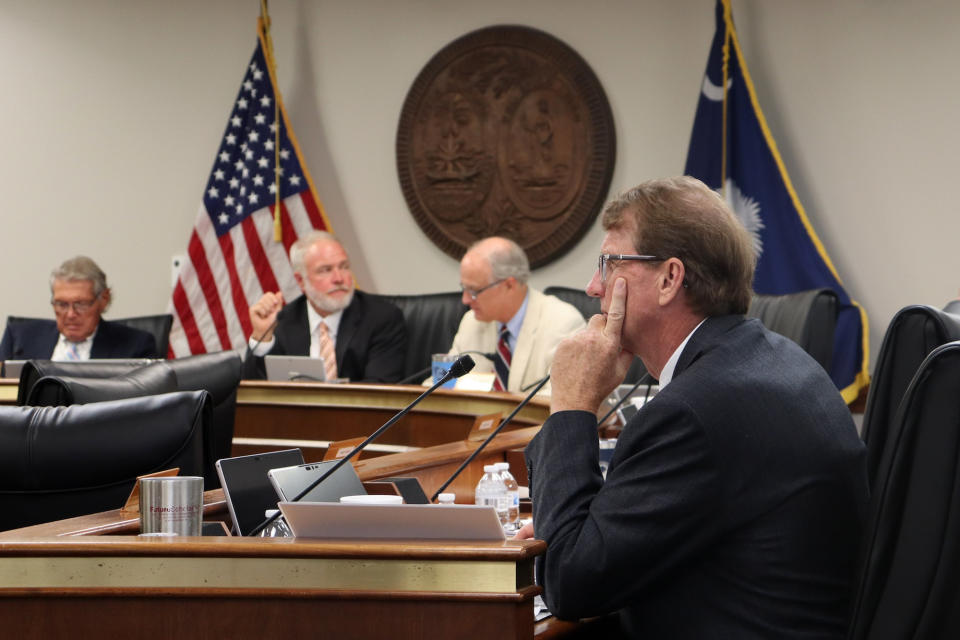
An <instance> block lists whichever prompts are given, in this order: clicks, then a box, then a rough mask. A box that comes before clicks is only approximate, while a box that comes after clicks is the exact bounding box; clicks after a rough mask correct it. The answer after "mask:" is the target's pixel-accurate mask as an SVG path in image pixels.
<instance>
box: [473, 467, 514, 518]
mask: <svg viewBox="0 0 960 640" xmlns="http://www.w3.org/2000/svg"><path fill="white" fill-rule="evenodd" d="M473 502H474V504H479V505H484V506H490V507H493V508H494V509H496V510H497V517H498V518H500V524H506V523H507V486H506V485H505V484H503V478H501V477H500V474H499V473H497V465H495V464H488V465H484V467H483V477H482V478H480V482H478V483H477V490H476V491H475V492H474V494H473Z"/></svg>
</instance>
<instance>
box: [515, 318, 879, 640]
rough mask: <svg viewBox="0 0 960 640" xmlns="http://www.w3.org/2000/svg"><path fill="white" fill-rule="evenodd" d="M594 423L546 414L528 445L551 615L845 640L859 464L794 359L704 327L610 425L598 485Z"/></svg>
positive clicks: (858, 448)
mask: <svg viewBox="0 0 960 640" xmlns="http://www.w3.org/2000/svg"><path fill="white" fill-rule="evenodd" d="M596 428H597V421H596V416H594V415H593V414H591V413H586V412H580V411H567V412H560V413H557V414H554V415H553V416H551V417H550V418H549V419H548V420H547V422H546V423H545V424H544V426H543V428H542V429H541V431H540V433H539V434H538V435H537V436H536V438H534V440H533V441H532V442H531V443H530V445H529V446H528V448H527V451H526V456H527V464H528V466H529V467H530V474H531V475H530V486H531V492H532V497H533V515H534V529H535V532H536V536H537V537H538V538H541V539H543V540H545V541H546V542H547V553H546V555H545V556H544V558H543V559H542V560H543V561H542V562H540V563H539V564H538V568H537V574H538V580H539V583H540V584H541V585H543V586H544V588H545V599H546V603H547V605H548V606H549V607H550V609H551V611H553V612H554V613H555V614H556V615H558V616H559V617H562V618H581V617H586V616H592V615H598V614H602V613H606V612H612V611H617V610H619V611H620V621H621V626H622V627H623V628H624V630H625V631H626V632H627V634H628V635H629V636H631V637H637V638H643V639H644V640H654V639H658V638H671V639H673V638H737V639H738V640H740V639H744V638H748V639H749V638H843V637H844V635H845V628H846V624H847V616H848V601H849V597H850V589H851V581H852V577H853V567H854V563H855V559H856V556H857V547H858V543H859V539H860V535H861V528H862V524H863V521H864V517H865V511H866V503H867V497H868V496H867V480H866V470H865V452H864V447H863V444H862V443H861V442H860V439H859V438H858V436H857V433H856V430H855V427H854V425H853V421H852V419H851V416H850V411H849V410H848V409H847V407H846V406H845V405H844V403H843V401H842V399H841V397H840V394H839V393H838V392H837V389H836V387H835V386H834V385H833V383H832V382H831V380H830V378H829V376H828V375H827V374H826V373H825V372H824V370H823V368H822V367H820V365H818V364H817V363H816V361H814V360H813V359H812V358H811V357H810V356H808V355H807V354H806V353H805V352H804V351H803V350H802V349H800V348H799V347H798V346H797V345H796V344H794V343H793V342H790V341H789V340H787V339H786V338H783V337H782V336H779V335H778V334H775V333H772V332H770V331H768V330H766V329H765V328H764V327H763V326H762V325H761V324H760V323H759V321H757V320H745V319H744V318H742V317H740V316H725V317H717V318H710V319H708V320H707V321H706V322H705V323H704V324H703V325H702V326H701V327H700V328H699V329H697V331H696V332H695V333H694V335H693V336H692V337H691V339H690V341H689V342H688V343H687V346H686V347H685V348H684V350H683V353H682V354H681V357H680V360H679V362H678V364H677V367H676V371H675V375H674V379H673V380H672V381H671V382H670V384H669V385H667V386H666V387H665V388H664V389H663V390H662V391H660V392H659V393H658V394H657V395H656V396H654V397H653V398H652V399H651V400H650V401H649V402H648V403H647V404H646V405H645V406H644V407H643V408H642V409H641V410H640V411H639V412H638V413H637V414H636V415H635V416H634V418H633V419H632V420H630V422H629V423H628V424H627V425H626V427H625V428H624V430H623V432H622V434H621V435H620V437H619V439H618V442H617V447H616V449H615V451H614V454H613V459H612V461H611V464H610V467H609V470H608V472H607V479H606V482H605V483H604V481H603V479H602V477H601V475H600V471H599V469H598V464H597V456H598V444H597V442H598V439H597V430H596Z"/></svg>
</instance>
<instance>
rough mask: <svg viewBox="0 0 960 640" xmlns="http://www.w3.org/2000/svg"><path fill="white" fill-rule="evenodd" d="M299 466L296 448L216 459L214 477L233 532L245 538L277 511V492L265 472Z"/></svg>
mask: <svg viewBox="0 0 960 640" xmlns="http://www.w3.org/2000/svg"><path fill="white" fill-rule="evenodd" d="M297 464H303V453H302V452H301V451H300V449H285V450H283V451H271V452H267V453H255V454H253V455H249V456H238V457H236V458H222V459H220V460H217V463H216V467H217V475H218V476H220V485H221V486H222V487H223V495H224V497H225V498H226V500H227V509H229V510H230V518H231V519H232V520H233V532H234V533H235V534H236V535H240V536H245V535H247V534H248V533H250V532H251V531H253V529H254V528H256V526H257V525H259V524H260V523H261V522H263V521H264V520H265V519H266V518H265V517H264V512H265V511H266V510H267V509H276V508H277V493H276V491H274V489H273V485H272V484H270V478H269V477H267V472H268V471H269V470H270V469H273V468H275V467H288V466H291V465H297Z"/></svg>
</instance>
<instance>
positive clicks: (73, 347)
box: [67, 340, 80, 360]
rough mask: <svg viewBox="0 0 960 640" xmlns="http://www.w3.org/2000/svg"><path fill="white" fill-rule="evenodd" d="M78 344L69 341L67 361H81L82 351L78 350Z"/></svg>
mask: <svg viewBox="0 0 960 640" xmlns="http://www.w3.org/2000/svg"><path fill="white" fill-rule="evenodd" d="M77 346H78V345H77V343H76V342H70V341H69V340H67V360H79V359H80V351H79V350H78V349H77Z"/></svg>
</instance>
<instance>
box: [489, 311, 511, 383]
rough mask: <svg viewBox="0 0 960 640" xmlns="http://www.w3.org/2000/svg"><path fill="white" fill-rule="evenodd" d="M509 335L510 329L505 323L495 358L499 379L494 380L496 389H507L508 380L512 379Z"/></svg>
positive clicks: (494, 363)
mask: <svg viewBox="0 0 960 640" xmlns="http://www.w3.org/2000/svg"><path fill="white" fill-rule="evenodd" d="M509 336H510V331H508V330H507V327H506V325H504V327H503V329H501V330H500V340H498V341H497V354H496V358H494V360H493V368H494V370H496V372H497V379H496V380H494V381H493V390H494V391H506V390H507V382H508V381H509V380H510V360H511V359H512V354H511V353H510V343H509V342H508V341H507V338H508V337H509Z"/></svg>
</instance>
